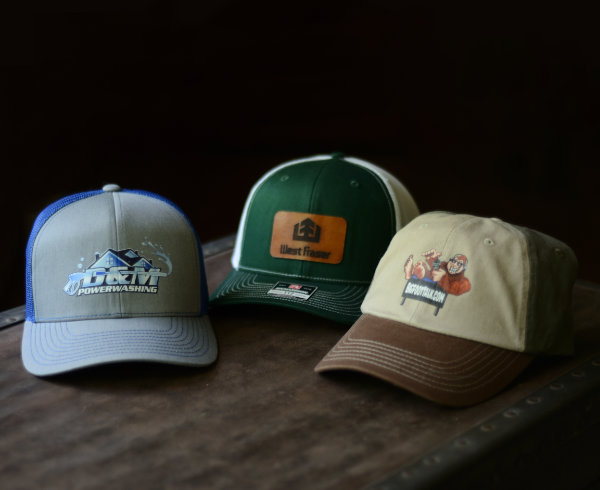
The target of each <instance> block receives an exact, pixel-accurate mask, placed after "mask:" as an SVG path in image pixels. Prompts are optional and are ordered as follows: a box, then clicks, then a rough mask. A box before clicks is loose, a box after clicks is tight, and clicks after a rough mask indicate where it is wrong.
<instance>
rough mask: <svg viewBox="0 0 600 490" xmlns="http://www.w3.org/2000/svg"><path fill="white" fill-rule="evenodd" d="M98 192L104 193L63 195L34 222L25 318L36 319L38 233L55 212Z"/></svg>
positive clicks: (27, 265) (29, 242)
mask: <svg viewBox="0 0 600 490" xmlns="http://www.w3.org/2000/svg"><path fill="white" fill-rule="evenodd" d="M98 194H102V191H88V192H79V193H77V194H72V195H70V196H67V197H63V198H62V199H59V200H58V201H56V202H54V203H52V204H50V205H49V206H47V207H46V208H45V209H44V210H43V211H42V212H41V213H40V214H39V215H38V217H37V218H36V220H35V222H34V223H33V227H32V229H31V233H30V234H29V239H28V240H27V248H26V250H25V318H26V319H27V320H28V321H30V322H33V321H35V315H34V308H33V290H32V285H31V255H32V253H33V245H34V243H35V240H36V238H37V235H38V233H39V232H40V230H41V229H42V227H43V226H44V225H45V224H46V221H48V220H49V219H50V218H51V217H52V216H53V215H54V214H56V213H57V212H58V211H60V210H61V209H62V208H64V207H65V206H68V205H69V204H72V203H74V202H77V201H81V200H82V199H87V198H88V197H92V196H96V195H98Z"/></svg>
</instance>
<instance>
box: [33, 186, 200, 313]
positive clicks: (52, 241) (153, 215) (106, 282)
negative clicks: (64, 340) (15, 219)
mask: <svg viewBox="0 0 600 490" xmlns="http://www.w3.org/2000/svg"><path fill="white" fill-rule="evenodd" d="M200 274H201V270H200V266H199V252H198V247H197V242H196V240H195V236H194V235H193V231H192V230H191V228H190V227H189V225H188V224H187V222H186V220H185V218H184V217H183V216H182V215H181V213H180V212H179V211H177V210H176V209H175V208H174V207H173V206H171V205H169V204H168V203H166V202H164V201H162V200H159V199H156V198H153V197H149V196H146V195H141V194H136V193H128V192H105V193H102V194H98V195H96V196H93V197H90V198H87V199H83V200H80V201H77V202H75V203H72V204H69V205H67V206H65V207H63V208H62V209H60V210H59V211H58V212H56V213H55V214H54V215H53V216H51V217H50V218H49V219H48V221H47V222H46V223H45V224H44V226H43V227H42V228H41V229H40V231H39V233H38V235H37V238H36V241H35V243H34V246H33V250H32V288H33V297H34V314H35V321H37V322H41V321H58V320H77V319H93V318H111V317H133V316H156V315H158V316H175V315H194V314H198V313H199V311H200V307H201V290H200V288H201V281H200V277H201V275H200Z"/></svg>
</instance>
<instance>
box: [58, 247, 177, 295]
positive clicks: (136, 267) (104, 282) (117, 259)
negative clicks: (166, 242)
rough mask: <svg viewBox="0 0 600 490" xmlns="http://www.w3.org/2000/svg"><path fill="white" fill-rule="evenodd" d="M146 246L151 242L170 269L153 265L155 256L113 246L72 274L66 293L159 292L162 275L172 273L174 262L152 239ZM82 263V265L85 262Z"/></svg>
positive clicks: (65, 289) (97, 254) (156, 252)
mask: <svg viewBox="0 0 600 490" xmlns="http://www.w3.org/2000/svg"><path fill="white" fill-rule="evenodd" d="M143 245H150V246H151V247H152V248H153V249H154V254H156V255H158V256H159V260H162V261H163V262H165V263H166V264H167V267H168V272H162V271H161V269H160V268H158V267H155V266H154V265H153V264H152V260H151V259H146V258H145V257H143V256H141V255H140V254H139V253H138V252H137V251H135V250H132V249H130V248H128V249H124V250H118V251H117V250H113V249H112V248H109V249H108V250H107V251H106V252H104V253H103V254H99V253H96V259H95V260H94V262H93V263H92V264H90V266H89V267H88V268H87V269H84V270H83V271H82V272H74V273H73V274H70V275H69V281H68V282H67V284H66V285H65V287H64V291H65V293H67V294H69V295H71V296H75V295H77V296H83V295H90V294H106V293H122V292H129V293H151V294H156V293H157V292H158V280H159V278H161V277H166V276H168V275H169V274H170V273H171V269H172V265H171V261H170V259H169V256H168V255H167V254H165V253H164V252H161V251H160V250H158V249H157V248H156V247H155V246H154V245H153V244H152V243H151V242H147V243H146V242H144V243H143ZM82 260H83V259H82ZM79 266H80V267H82V264H79Z"/></svg>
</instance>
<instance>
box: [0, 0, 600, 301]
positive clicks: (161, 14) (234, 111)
mask: <svg viewBox="0 0 600 490" xmlns="http://www.w3.org/2000/svg"><path fill="white" fill-rule="evenodd" d="M123 4H125V5H123ZM21 5H24V7H19V10H15V9H14V8H13V10H5V11H4V12H3V14H2V16H1V17H0V45H1V46H2V48H1V54H2V58H1V60H0V63H1V66H0V70H1V75H2V78H1V79H0V90H1V91H2V98H1V100H0V104H1V105H0V113H1V114H2V127H1V128H0V130H1V133H2V136H1V138H2V155H0V158H1V162H2V165H1V168H2V174H3V179H2V182H3V185H2V192H1V197H0V199H1V200H2V201H1V205H2V208H1V209H2V216H3V219H4V226H2V236H1V240H0V243H1V245H0V252H1V254H0V266H1V267H2V269H1V270H2V272H3V280H2V281H1V282H0V310H4V309H7V308H11V307H14V306H18V305H20V304H24V301H25V300H24V272H23V271H24V250H25V244H26V241H27V237H28V235H29V230H30V228H31V225H32V223H33V221H34V219H35V217H36V216H37V214H38V213H39V212H40V211H41V210H42V209H43V208H44V207H45V206H46V205H48V204H50V203H51V202H53V201H55V200H57V199H59V198H61V197H64V196H65V195H68V194H71V193H75V192H80V191H83V190H90V189H98V188H100V187H101V186H102V185H103V184H105V183H108V182H116V183H118V184H120V185H121V186H122V187H127V188H137V189H145V190H149V191H153V192H157V193H159V194H162V195H163V196H165V197H167V198H169V199H171V200H172V201H174V202H175V203H176V204H178V205H179V206H181V207H182V208H183V210H184V211H185V212H186V214H187V215H188V216H189V218H190V219H191V220H192V222H193V224H194V225H195V227H196V229H197V232H198V235H199V236H200V239H201V240H202V241H203V242H206V241H210V240H214V239H217V238H219V237H222V236H224V235H227V234H230V233H233V232H235V231H236V229H237V224H238V220H239V217H240V214H241V210H242V207H243V204H244V201H245V199H246V196H247V193H248V191H249V189H250V187H251V186H252V184H253V183H254V182H255V181H256V180H258V178H260V176H261V175H262V174H263V173H264V172H266V171H267V170H269V169H271V168H272V167H274V166H275V165H277V164H279V163H281V162H283V161H286V160H289V159H294V158H298V157H303V156H310V155H313V154H316V153H323V152H330V151H343V152H345V153H347V154H349V155H352V156H356V157H359V158H363V159H366V160H369V161H371V162H373V163H375V164H377V165H379V166H382V167H384V168H386V169H387V170H389V171H390V172H392V173H394V174H395V175H396V176H397V177H398V178H399V179H400V180H401V181H402V182H403V183H404V184H405V185H406V186H407V187H408V188H409V190H410V191H411V192H412V194H413V196H414V197H415V200H416V201H417V203H418V205H419V207H420V209H421V211H422V212H425V211H432V210H449V211H456V212H467V213H471V214H478V215H483V216H497V217H500V218H502V219H505V220H506V221H509V222H512V223H514V224H519V225H524V226H528V227H530V228H534V229H537V230H539V231H543V232H545V233H547V234H550V235H553V236H555V237H557V238H560V239H561V240H563V241H565V242H566V243H568V244H569V245H571V247H572V248H573V249H574V250H575V252H576V254H577V255H578V257H579V260H580V265H581V268H580V272H579V277H580V279H582V280H588V281H594V282H598V280H597V277H596V273H595V271H596V270H597V266H596V263H595V254H596V248H597V243H598V236H599V234H598V224H599V223H598V218H597V209H598V205H597V204H596V199H595V197H596V195H597V194H598V192H599V189H598V176H599V173H598V170H597V168H598V161H599V157H600V139H599V130H600V118H599V108H600V107H599V104H598V102H599V99H600V95H599V92H600V56H599V54H598V53H599V50H598V42H597V41H598V40H597V34H596V33H597V31H598V28H597V18H596V16H595V15H593V12H591V11H590V12H586V11H584V10H581V9H580V8H579V7H565V6H564V5H563V6H561V8H556V9H553V8H552V7H549V6H547V5H546V6H544V7H524V6H522V5H519V6H515V7H510V6H509V4H507V3H502V4H498V5H497V6H496V7H495V9H494V8H490V7H489V6H486V7H482V6H480V5H471V6H469V7H467V6H457V5H455V4H449V3H446V4H445V5H434V4H432V3H431V2H416V1H415V2H410V1H408V2H399V1H394V0H389V1H383V0H372V1H369V2H359V1H352V0H349V1H346V2H343V3H336V2H310V1H309V2H281V1H278V2H275V1H273V2H248V1H239V0H231V1H228V0H222V1H212V2H197V1H196V2H193V1H189V0H187V1H175V2H168V3H167V2H158V1H154V2H152V1H141V0H140V1H132V2H116V1H104V2H95V3H92V2H76V1H55V2H45V3H40V4H39V5H34V4H32V3H28V2H22V3H21Z"/></svg>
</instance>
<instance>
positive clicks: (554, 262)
mask: <svg viewBox="0 0 600 490" xmlns="http://www.w3.org/2000/svg"><path fill="white" fill-rule="evenodd" d="M576 272H577V259H576V257H575V255H574V253H573V251H572V250H571V249H570V248H569V247H568V246H567V245H566V244H564V243H562V242H561V241H559V240H557V239H555V238H552V237H550V236H548V235H545V234H543V233H541V232H538V231H535V230H531V229H528V228H525V227H521V226H515V225H511V224H508V223H506V222H504V221H502V220H500V219H497V218H482V217H476V216H471V215H466V214H452V213H446V212H431V213H424V214H422V215H420V216H419V217H417V218H415V219H414V220H413V221H412V222H411V223H409V224H408V225H407V226H406V227H404V228H402V229H401V230H400V231H399V232H398V233H397V234H396V235H395V236H394V238H393V239H392V241H391V242H390V245H389V247H388V249H387V251H386V252H385V254H384V255H383V257H382V258H381V261H380V262H379V264H378V266H377V269H376V271H375V275H374V277H373V282H372V284H371V287H370V289H369V291H368V293H367V295H366V296H365V299H364V302H363V304H362V306H361V310H362V313H363V314H362V315H361V317H360V318H359V319H358V320H357V321H356V322H355V323H354V325H352V327H351V328H350V329H349V330H348V331H347V332H346V334H345V335H344V336H343V337H342V338H341V339H340V340H339V341H338V342H337V344H336V345H335V346H334V347H333V348H332V349H331V350H330V351H329V352H328V353H327V354H326V355H325V357H324V358H323V359H322V360H321V361H320V362H319V364H318V365H317V366H316V367H315V370H316V371H317V372H325V371H329V370H338V369H342V370H354V371H359V372H362V373H366V374H367V375H372V376H374V377H377V378H380V379H383V380H385V381H387V382H390V383H392V384H394V385H397V386H399V387H401V388H404V389H407V390H409V391H411V392H413V393H415V394H417V395H420V396H422V397H424V398H427V399H429V400H432V401H435V402H438V403H441V404H444V405H451V406H467V405H472V404H475V403H478V402H481V401H483V400H485V399H487V398H489V397H491V396H493V395H494V394H496V393H498V392H499V391H500V390H502V389H503V388H504V387H506V386H507V385H508V384H509V383H510V382H511V381H513V380H514V378H515V377H516V376H517V375H519V374H520V373H521V372H522V371H523V370H524V369H525V367H526V366H527V365H528V364H529V363H530V361H531V360H532V359H534V358H535V356H537V355H553V354H556V355H568V354H571V353H572V351H573V334H572V329H571V317H570V314H571V308H570V302H571V294H572V287H573V283H574V281H575V276H576Z"/></svg>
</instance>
